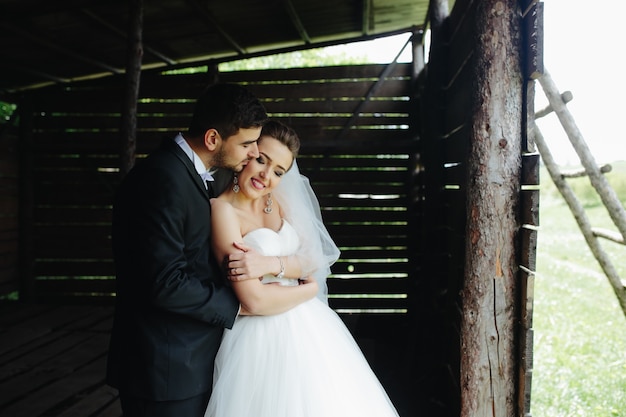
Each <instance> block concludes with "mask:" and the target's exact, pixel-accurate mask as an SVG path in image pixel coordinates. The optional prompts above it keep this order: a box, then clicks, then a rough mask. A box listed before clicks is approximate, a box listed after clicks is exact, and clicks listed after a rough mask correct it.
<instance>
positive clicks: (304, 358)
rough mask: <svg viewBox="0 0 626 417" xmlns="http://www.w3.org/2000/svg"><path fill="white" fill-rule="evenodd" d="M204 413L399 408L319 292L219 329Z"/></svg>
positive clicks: (381, 412) (273, 416)
mask: <svg viewBox="0 0 626 417" xmlns="http://www.w3.org/2000/svg"><path fill="white" fill-rule="evenodd" d="M213 385H214V386H213V394H212V395H211V401H210V403H209V406H208V408H207V411H206V414H205V417H335V416H336V417H351V416H354V417H368V416H371V417H386V416H397V415H398V414H397V412H396V410H395V408H394V407H393V405H392V404H391V401H390V400H389V397H388V396H387V394H386V392H385V390H384V389H383V387H382V386H381V385H380V383H379V381H378V379H377V378H376V376H375V375H374V373H373V372H372V370H371V368H370V366H369V364H368V363H367V361H366V360H365V357H364V356H363V354H362V352H361V350H360V348H359V347H358V345H357V344H356V342H355V341H354V339H353V337H352V335H351V334H350V332H349V331H348V329H347V328H346V326H345V325H344V323H343V322H342V321H341V319H340V318H339V316H338V315H337V314H336V313H335V312H334V311H333V310H332V309H330V308H329V307H328V306H327V305H325V304H324V303H323V302H321V301H320V300H318V299H317V298H315V299H313V300H310V301H308V302H306V303H304V304H301V305H299V306H298V307H296V308H294V309H292V310H290V311H288V312H286V313H283V314H279V315H276V316H265V317H239V318H238V319H237V321H236V322H235V325H234V326H233V329H232V330H227V331H226V333H225V334H224V338H223V340H222V344H221V347H220V350H219V352H218V355H217V359H216V362H215V378H214V384H213Z"/></svg>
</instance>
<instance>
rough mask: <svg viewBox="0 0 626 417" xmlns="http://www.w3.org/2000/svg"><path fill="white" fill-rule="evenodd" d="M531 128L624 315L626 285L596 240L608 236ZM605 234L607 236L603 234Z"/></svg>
mask: <svg viewBox="0 0 626 417" xmlns="http://www.w3.org/2000/svg"><path fill="white" fill-rule="evenodd" d="M533 129H534V138H535V143H536V144H537V149H539V153H540V154H541V159H542V160H543V163H544V165H545V166H546V169H547V170H548V173H549V174H550V177H551V178H552V181H554V185H556V188H557V189H558V190H559V192H560V193H561V196H562V197H563V199H564V200H565V202H566V203H567V205H568V207H569V209H570V211H571V212H572V214H573V215H574V219H575V220H576V223H577V224H578V227H579V228H580V231H581V232H582V234H583V237H584V238H585V241H586V242H587V245H589V249H591V252H592V253H593V256H594V257H595V258H596V259H597V260H598V263H599V264H600V267H601V268H602V270H603V271H604V274H605V275H606V276H607V278H608V279H609V283H610V284H611V287H612V288H613V292H614V293H615V295H616V296H617V300H618V301H619V304H620V307H621V308H622V312H623V313H624V315H625V316H626V287H625V285H624V282H623V281H622V279H621V278H620V276H619V274H618V273H617V270H616V269H615V267H614V266H613V263H612V262H611V258H610V257H609V256H608V255H607V253H606V252H605V251H604V250H603V249H602V246H601V245H600V242H598V238H597V237H598V236H600V237H607V238H608V234H607V233H602V232H600V231H598V230H597V229H596V230H594V229H593V228H592V227H591V222H590V221H589V218H588V217H587V214H586V213H585V209H584V208H583V205H582V204H581V202H580V201H579V200H578V198H577V197H576V194H575V193H574V191H573V190H572V187H570V186H569V184H568V183H567V181H566V179H565V178H564V177H563V175H561V173H560V172H559V168H558V165H557V163H556V162H555V161H554V158H553V157H552V154H551V153H550V149H549V148H548V145H547V144H546V141H545V140H544V138H543V135H542V134H541V131H540V130H539V127H538V126H537V125H536V124H535V123H534V122H533ZM605 234H606V235H607V236H604V235H605ZM612 237H613V238H612V239H611V240H615V239H616V236H612ZM620 243H621V242H620Z"/></svg>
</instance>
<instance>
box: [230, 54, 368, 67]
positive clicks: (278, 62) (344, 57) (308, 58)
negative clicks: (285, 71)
mask: <svg viewBox="0 0 626 417" xmlns="http://www.w3.org/2000/svg"><path fill="white" fill-rule="evenodd" d="M367 62H368V58H367V57H366V56H365V55H363V56H355V55H349V54H347V53H345V52H333V50H332V49H329V48H315V49H308V50H303V51H296V52H287V53H282V54H275V55H267V56H262V57H258V58H248V59H241V60H239V61H231V62H224V63H221V64H220V65H219V70H220V72H226V71H247V70H259V69H273V68H303V67H304V68H306V67H319V66H332V65H354V64H365V63H367Z"/></svg>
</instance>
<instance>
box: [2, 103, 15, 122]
mask: <svg viewBox="0 0 626 417" xmlns="http://www.w3.org/2000/svg"><path fill="white" fill-rule="evenodd" d="M16 108H17V106H16V105H15V104H13V103H5V102H4V101H0V125H2V124H5V123H8V122H9V120H11V115H12V114H13V112H14V111H15V109H16Z"/></svg>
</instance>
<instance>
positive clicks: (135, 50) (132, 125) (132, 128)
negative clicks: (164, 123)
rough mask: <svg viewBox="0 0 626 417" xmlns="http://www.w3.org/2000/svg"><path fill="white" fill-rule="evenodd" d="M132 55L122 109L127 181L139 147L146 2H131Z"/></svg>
mask: <svg viewBox="0 0 626 417" xmlns="http://www.w3.org/2000/svg"><path fill="white" fill-rule="evenodd" d="M129 15H130V21H129V23H128V55H127V61H126V93H125V96H124V105H123V106H122V126H121V127H122V128H121V131H120V140H121V147H120V175H121V176H122V177H124V176H125V175H126V174H127V173H128V171H130V169H131V168H132V167H133V165H135V148H136V145H137V98H138V97H139V81H140V78H141V61H142V58H143V44H142V42H143V37H142V31H143V0H131V1H130V2H129Z"/></svg>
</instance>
